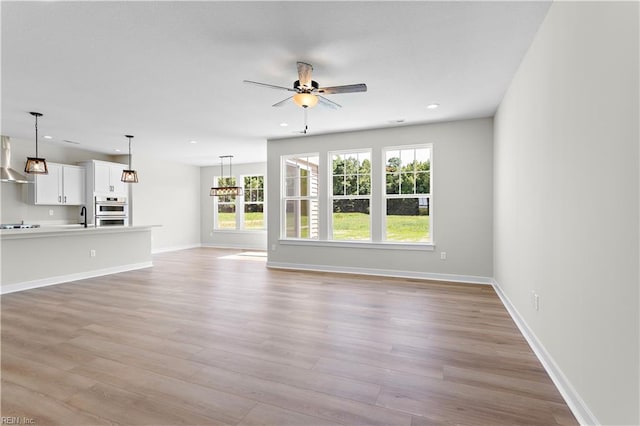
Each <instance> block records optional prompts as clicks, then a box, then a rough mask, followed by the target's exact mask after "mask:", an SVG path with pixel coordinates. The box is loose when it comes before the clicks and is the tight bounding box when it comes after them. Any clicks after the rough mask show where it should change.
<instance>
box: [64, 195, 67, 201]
mask: <svg viewBox="0 0 640 426" xmlns="http://www.w3.org/2000/svg"><path fill="white" fill-rule="evenodd" d="M64 202H65V203H66V202H67V196H66V195H65V196H64Z"/></svg>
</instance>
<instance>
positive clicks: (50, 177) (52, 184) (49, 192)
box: [30, 163, 86, 206]
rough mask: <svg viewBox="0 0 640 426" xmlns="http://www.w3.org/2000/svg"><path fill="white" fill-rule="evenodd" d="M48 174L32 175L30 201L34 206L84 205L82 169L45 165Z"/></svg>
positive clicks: (52, 164)
mask: <svg viewBox="0 0 640 426" xmlns="http://www.w3.org/2000/svg"><path fill="white" fill-rule="evenodd" d="M47 166H48V169H49V174H46V175H34V183H33V188H31V191H30V193H31V199H32V201H33V203H34V204H43V205H70V206H76V205H81V204H84V203H85V183H86V174H85V169H84V167H81V166H72V165H68V164H57V163H47Z"/></svg>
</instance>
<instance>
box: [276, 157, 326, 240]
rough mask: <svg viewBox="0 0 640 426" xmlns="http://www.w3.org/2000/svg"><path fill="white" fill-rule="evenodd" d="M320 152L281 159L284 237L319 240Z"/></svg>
mask: <svg viewBox="0 0 640 426" xmlns="http://www.w3.org/2000/svg"><path fill="white" fill-rule="evenodd" d="M318 169H319V155H318V154H308V155H296V156H288V157H283V158H282V175H283V177H284V180H283V188H282V193H283V194H284V196H283V197H282V201H283V206H282V211H283V212H284V215H283V218H282V219H283V221H284V223H283V227H282V229H283V230H284V232H283V233H284V235H283V237H285V238H301V239H318Z"/></svg>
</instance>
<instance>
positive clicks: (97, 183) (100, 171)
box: [93, 162, 112, 194]
mask: <svg viewBox="0 0 640 426" xmlns="http://www.w3.org/2000/svg"><path fill="white" fill-rule="evenodd" d="M93 182H94V183H93V191H94V192H96V193H102V194H109V193H111V192H112V191H111V166H110V165H109V164H105V163H98V162H96V163H95V167H94V181H93Z"/></svg>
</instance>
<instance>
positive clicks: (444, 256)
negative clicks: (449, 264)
mask: <svg viewBox="0 0 640 426" xmlns="http://www.w3.org/2000/svg"><path fill="white" fill-rule="evenodd" d="M440 260H447V252H446V251H441V252H440Z"/></svg>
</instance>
